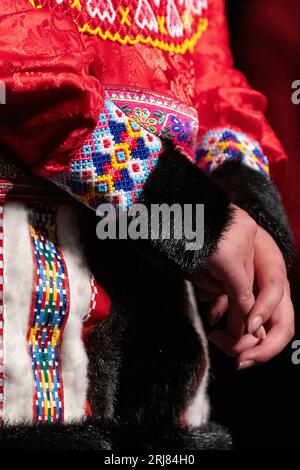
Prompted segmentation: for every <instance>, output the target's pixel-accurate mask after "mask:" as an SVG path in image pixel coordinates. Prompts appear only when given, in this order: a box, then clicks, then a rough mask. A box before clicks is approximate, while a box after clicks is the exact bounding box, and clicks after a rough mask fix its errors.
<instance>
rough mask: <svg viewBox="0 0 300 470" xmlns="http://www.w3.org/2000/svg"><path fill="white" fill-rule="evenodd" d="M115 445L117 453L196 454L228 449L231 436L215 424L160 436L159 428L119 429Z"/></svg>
mask: <svg viewBox="0 0 300 470" xmlns="http://www.w3.org/2000/svg"><path fill="white" fill-rule="evenodd" d="M115 446H116V448H117V449H119V450H128V449H134V450H153V451H158V450H159V451H174V452H180V451H188V450H192V451H196V450H231V449H232V439H231V436H230V433H229V432H228V431H227V430H226V429H225V428H223V427H222V426H220V425H218V424H216V423H213V422H211V423H209V424H207V425H205V426H202V427H201V428H193V429H189V428H186V429H177V428H174V429H173V430H172V429H170V430H169V431H168V432H167V433H165V434H164V433H162V432H161V429H159V428H156V429H153V428H149V427H145V426H142V427H139V428H131V427H130V426H129V427H126V428H125V429H122V428H119V429H118V432H117V433H116V434H115Z"/></svg>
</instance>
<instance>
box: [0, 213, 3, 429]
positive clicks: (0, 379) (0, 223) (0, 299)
mask: <svg viewBox="0 0 300 470" xmlns="http://www.w3.org/2000/svg"><path fill="white" fill-rule="evenodd" d="M3 213H4V206H3V205H0V425H1V424H3V413H4V348H3V328H4V314H3V313H4V312H3V308H4V306H3V282H4V281H3V268H4V266H3V262H4V258H3V241H4V240H3Z"/></svg>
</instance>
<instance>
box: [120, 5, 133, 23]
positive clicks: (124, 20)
mask: <svg viewBox="0 0 300 470" xmlns="http://www.w3.org/2000/svg"><path fill="white" fill-rule="evenodd" d="M119 10H120V13H121V15H122V19H121V24H126V25H127V26H131V21H130V20H129V19H128V13H129V11H130V9H129V7H127V8H126V9H125V10H124V8H123V7H120V8H119Z"/></svg>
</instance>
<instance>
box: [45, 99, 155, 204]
mask: <svg viewBox="0 0 300 470" xmlns="http://www.w3.org/2000/svg"><path fill="white" fill-rule="evenodd" d="M161 150H162V143H161V140H160V139H159V138H158V137H156V136H155V135H153V134H151V133H150V132H148V131H147V130H146V129H144V128H143V127H141V126H140V125H139V124H138V123H137V122H136V121H134V120H132V119H129V118H128V116H126V114H125V113H124V112H123V111H121V110H120V109H119V108H118V107H117V106H116V105H115V104H114V103H113V102H111V101H109V100H107V101H105V107H104V109H103V111H102V113H101V114H100V116H99V121H98V124H97V126H96V128H95V129H94V131H93V132H92V133H91V135H90V136H89V138H88V139H87V140H86V141H85V143H84V145H83V147H82V148H81V149H80V151H79V152H77V154H76V155H75V157H74V158H73V159H72V161H71V162H70V163H69V166H68V168H67V170H65V171H64V172H61V173H58V174H56V175H54V176H53V177H51V178H50V179H51V180H52V181H53V182H54V183H56V184H58V185H59V186H61V187H63V188H64V189H65V190H67V191H68V192H70V193H71V194H72V195H73V196H75V197H77V198H78V199H79V200H80V201H81V202H83V203H84V204H85V205H87V206H89V207H91V208H93V209H96V208H97V207H98V206H99V204H100V203H101V202H111V203H113V204H115V205H118V206H119V207H120V208H121V209H124V210H126V209H128V208H129V207H130V206H131V205H132V204H133V203H134V202H135V201H136V200H137V198H138V197H139V195H140V194H141V191H142V188H143V185H144V183H145V181H146V180H147V178H148V176H149V174H150V172H151V171H152V170H153V168H154V167H155V165H156V163H157V160H158V157H159V154H160V152H161Z"/></svg>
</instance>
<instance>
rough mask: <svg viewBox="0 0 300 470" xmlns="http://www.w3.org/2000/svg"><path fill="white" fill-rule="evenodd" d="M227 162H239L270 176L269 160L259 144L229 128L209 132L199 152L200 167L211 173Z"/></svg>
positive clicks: (198, 161)
mask: <svg viewBox="0 0 300 470" xmlns="http://www.w3.org/2000/svg"><path fill="white" fill-rule="evenodd" d="M227 161H239V162H241V163H243V164H244V165H246V166H248V167H249V168H252V169H253V170H256V171H259V172H260V173H262V174H264V175H268V174H269V163H268V159H267V157H266V156H265V155H264V154H263V151H262V149H261V148H260V145H259V144H258V142H255V141H254V140H251V139H250V138H249V137H247V136H246V135H245V134H242V133H241V132H235V131H233V130H232V129H229V128H223V129H214V130H211V131H209V132H207V133H206V134H205V136H204V138H203V139H202V142H201V144H200V147H199V148H198V150H197V154H196V163H197V164H198V166H199V167H200V168H202V169H203V170H204V171H205V172H207V173H211V172H212V171H214V170H216V169H217V168H219V167H220V166H221V165H223V164H224V163H225V162H227Z"/></svg>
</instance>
